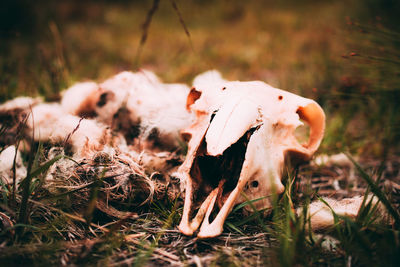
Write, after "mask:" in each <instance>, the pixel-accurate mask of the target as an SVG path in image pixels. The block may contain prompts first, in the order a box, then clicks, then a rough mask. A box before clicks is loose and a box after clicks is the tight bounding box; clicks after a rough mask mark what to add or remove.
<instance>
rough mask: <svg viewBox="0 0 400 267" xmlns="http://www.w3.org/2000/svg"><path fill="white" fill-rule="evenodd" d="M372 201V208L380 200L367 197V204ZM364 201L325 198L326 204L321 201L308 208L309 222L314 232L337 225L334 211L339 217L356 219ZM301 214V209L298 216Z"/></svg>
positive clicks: (358, 198) (362, 198)
mask: <svg viewBox="0 0 400 267" xmlns="http://www.w3.org/2000/svg"><path fill="white" fill-rule="evenodd" d="M371 199H372V206H374V205H376V203H377V201H378V199H377V198H376V197H374V196H372V195H370V196H368V197H367V199H366V202H365V204H367V203H368V202H369V201H371ZM363 200H364V197H363V196H356V197H353V198H344V199H342V200H336V199H332V198H324V201H325V202H326V203H324V202H322V201H320V200H317V201H314V202H312V203H311V204H310V205H309V207H308V214H307V221H308V219H309V220H310V223H311V229H312V230H322V229H326V228H328V227H331V226H333V225H334V224H335V218H334V216H333V213H332V211H333V212H334V213H335V214H336V215H338V216H346V217H349V218H352V219H354V218H356V216H357V214H358V212H359V210H360V207H361V205H362V203H363ZM327 204H328V205H329V206H328V205H327ZM301 212H302V208H299V209H298V210H297V214H301Z"/></svg>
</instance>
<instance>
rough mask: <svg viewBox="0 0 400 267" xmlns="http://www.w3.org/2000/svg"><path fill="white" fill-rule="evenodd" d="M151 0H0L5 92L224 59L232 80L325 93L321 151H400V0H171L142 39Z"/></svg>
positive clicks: (199, 66) (190, 69)
mask: <svg viewBox="0 0 400 267" xmlns="http://www.w3.org/2000/svg"><path fill="white" fill-rule="evenodd" d="M155 2H158V1H155ZM173 3H176V4H177V6H178V7H179V13H180V15H181V16H179V15H178V14H177V12H176V10H175V9H174V6H173ZM153 4H154V2H153V1H123V0H120V1H105V0H103V1H76V0H69V1H46V0H39V1H35V3H33V2H31V1H25V0H16V1H12V0H5V1H3V3H2V5H1V9H0V15H1V16H0V18H1V23H0V27H1V28H0V34H1V43H0V70H1V76H0V101H5V100H6V99H10V98H13V97H16V96H17V95H21V94H28V95H36V94H41V95H44V96H46V98H47V99H48V100H54V99H57V98H58V97H59V95H58V93H59V92H60V90H63V89H65V88H66V87H67V86H69V85H71V84H73V83H74V82H76V81H82V80H86V79H92V80H102V79H105V78H108V77H110V76H111V75H113V74H115V73H117V72H119V71H122V70H135V68H136V67H137V66H139V67H141V68H148V69H151V70H153V71H155V72H156V73H157V74H158V75H159V76H160V77H161V78H162V79H164V81H166V82H186V83H189V84H190V82H191V80H192V79H193V78H194V77H195V75H197V74H199V73H201V72H202V71H205V70H208V69H212V68H215V69H218V70H220V71H221V72H222V73H223V75H224V76H225V77H226V78H228V79H231V80H256V79H257V80H263V81H266V82H267V83H270V84H271V85H273V86H276V87H279V88H282V89H286V90H289V91H292V92H295V93H300V94H302V95H304V96H306V97H311V98H314V99H316V100H317V101H318V102H319V103H321V104H322V105H323V107H324V109H325V110H326V112H327V115H328V129H327V136H326V138H325V141H324V143H323V146H322V149H323V150H324V151H330V152H334V151H341V150H343V149H348V148H349V149H351V151H352V152H357V153H363V154H367V155H372V156H379V155H382V154H384V153H386V152H387V151H386V149H385V148H384V146H386V147H390V148H391V149H392V150H393V149H396V150H397V148H398V142H397V140H398V139H399V132H400V130H399V127H400V123H399V120H400V119H399V118H400V116H399V109H398V105H396V101H399V93H398V92H399V84H400V74H399V71H398V67H399V61H400V59H399V45H400V44H399V42H400V39H399V36H400V31H399V30H400V29H399V28H400V27H399V26H398V25H400V23H399V16H397V15H396V14H398V13H399V12H400V4H399V3H398V1H394V0H384V1H378V0H369V1H358V0H352V1H318V2H315V1H307V0H304V1H290V0H286V1H278V2H276V1H223V0H221V1H166V0H163V1H159V3H158V5H157V9H156V10H154V14H153V15H152V16H151V19H150V20H149V21H148V25H147V27H148V31H147V37H146V38H147V39H146V42H145V44H144V45H143V47H141V48H140V49H139V43H140V40H141V38H142V29H143V27H142V26H143V23H145V21H146V16H148V14H147V12H148V11H149V10H150V9H151V7H152V6H153ZM182 20H183V21H184V24H182ZM182 25H183V27H182ZM185 27H187V30H188V31H189V33H190V38H188V35H187V34H186V33H185V30H186V29H185ZM138 51H140V52H141V54H140V58H139V59H140V61H139V64H138V65H137V64H136V63H138V62H136V59H137V52H138ZM352 55H353V56H352ZM382 144H383V145H384V146H382ZM392 152H393V151H392Z"/></svg>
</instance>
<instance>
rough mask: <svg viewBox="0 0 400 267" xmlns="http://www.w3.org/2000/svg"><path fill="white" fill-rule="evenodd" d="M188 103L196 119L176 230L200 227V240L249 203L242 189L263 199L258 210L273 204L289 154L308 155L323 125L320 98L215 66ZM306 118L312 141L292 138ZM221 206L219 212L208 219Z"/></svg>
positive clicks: (183, 170) (215, 232)
mask: <svg viewBox="0 0 400 267" xmlns="http://www.w3.org/2000/svg"><path fill="white" fill-rule="evenodd" d="M187 109H188V110H189V111H191V112H194V113H195V115H196V120H195V122H194V124H192V125H191V127H189V129H187V130H185V131H184V133H183V135H184V136H186V137H187V138H190V141H189V144H188V153H187V156H186V160H185V161H184V163H183V164H182V165H181V167H180V168H179V170H178V175H179V176H180V178H181V180H182V186H183V187H184V188H185V203H184V210H183V215H182V220H181V222H180V225H179V226H178V228H179V230H180V231H181V232H182V233H183V234H185V235H193V233H194V232H195V231H196V230H197V229H198V228H199V227H200V230H199V233H198V237H199V238H210V237H215V236H218V235H220V234H221V233H222V231H223V224H224V221H225V219H226V218H227V216H228V214H229V212H230V211H231V210H232V207H233V206H234V205H235V204H237V203H240V202H243V201H245V199H244V198H243V196H242V195H241V192H243V193H244V195H245V196H247V198H248V199H250V200H255V199H258V198H262V199H261V200H258V201H256V202H254V205H255V207H256V208H258V209H260V208H268V207H270V206H271V205H270V202H269V200H268V198H267V197H268V196H270V195H271V194H272V193H273V192H276V193H278V194H280V193H282V192H283V191H284V186H283V185H282V183H281V175H282V172H283V167H284V161H285V156H287V155H289V154H290V155H292V156H294V157H296V158H299V159H302V160H308V159H310V158H311V157H312V155H313V154H314V152H315V151H316V150H317V148H318V146H319V144H320V142H321V140H322V137H323V134H324V128H325V115H324V112H323V110H322V109H321V107H320V106H319V105H318V104H317V103H316V102H315V101H313V100H311V99H307V98H303V97H300V96H297V95H295V94H292V93H289V92H286V91H283V90H280V89H276V88H273V87H271V86H269V85H267V84H265V83H263V82H259V81H253V82H228V81H225V80H223V79H222V78H221V77H220V76H219V74H218V73H216V72H210V73H207V74H203V76H202V77H199V78H198V79H196V80H195V81H194V87H193V88H192V89H191V92H190V93H189V95H188V98H187ZM300 119H301V120H303V121H305V122H306V123H307V124H308V125H309V126H310V134H309V140H308V142H307V143H306V144H300V143H299V142H298V140H297V139H296V137H295V136H294V131H295V129H296V128H297V127H298V126H300V125H302V122H301V121H300ZM198 203H201V204H198ZM216 204H217V206H218V209H219V212H218V213H217V215H216V216H215V217H213V220H212V222H210V219H211V216H212V214H215V212H214V213H213V211H214V210H216V209H217V207H215V206H216ZM196 210H198V211H197V213H196Z"/></svg>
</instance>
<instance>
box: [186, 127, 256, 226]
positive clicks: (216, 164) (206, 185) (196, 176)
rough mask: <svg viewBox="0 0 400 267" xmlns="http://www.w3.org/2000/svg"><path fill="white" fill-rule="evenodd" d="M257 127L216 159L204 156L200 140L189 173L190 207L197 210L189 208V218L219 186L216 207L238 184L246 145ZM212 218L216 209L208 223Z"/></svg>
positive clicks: (205, 150)
mask: <svg viewBox="0 0 400 267" xmlns="http://www.w3.org/2000/svg"><path fill="white" fill-rule="evenodd" d="M258 128H259V126H258V127H254V128H251V129H250V130H248V131H247V132H246V133H245V134H244V135H243V136H242V137H241V138H239V140H238V141H237V142H236V143H234V144H232V145H231V146H230V147H228V148H227V149H226V150H225V151H224V152H223V154H222V155H219V156H210V155H207V143H206V141H205V139H203V141H202V142H201V144H200V146H199V149H198V151H197V155H196V157H195V159H194V162H193V165H192V168H191V170H190V176H191V177H192V180H193V186H194V188H195V190H196V192H195V193H194V196H193V198H194V199H193V204H194V205H197V206H196V207H192V209H191V216H192V215H195V212H197V210H198V208H199V206H200V205H201V203H203V202H204V200H205V199H206V198H207V196H208V195H209V194H210V193H211V191H212V190H213V189H214V188H217V187H218V186H220V187H221V186H222V188H223V189H222V190H221V189H220V191H219V194H218V197H217V201H216V203H217V205H218V207H219V208H221V207H222V205H223V203H224V202H225V200H226V198H227V197H228V196H229V194H230V193H231V192H232V190H233V189H234V188H235V187H236V185H237V183H238V180H239V177H240V172H241V170H242V166H243V162H244V159H245V154H246V150H247V145H248V143H249V140H250V137H251V135H252V134H253V133H254V132H255V131H256V130H258ZM213 215H216V213H215V209H214V213H213V214H212V215H211V217H210V219H211V220H212V219H213Z"/></svg>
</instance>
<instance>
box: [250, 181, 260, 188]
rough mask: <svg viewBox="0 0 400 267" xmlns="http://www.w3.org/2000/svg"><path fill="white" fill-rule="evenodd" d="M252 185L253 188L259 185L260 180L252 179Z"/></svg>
mask: <svg viewBox="0 0 400 267" xmlns="http://www.w3.org/2000/svg"><path fill="white" fill-rule="evenodd" d="M250 185H251V187H253V188H257V187H258V181H252V182H251V184H250Z"/></svg>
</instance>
